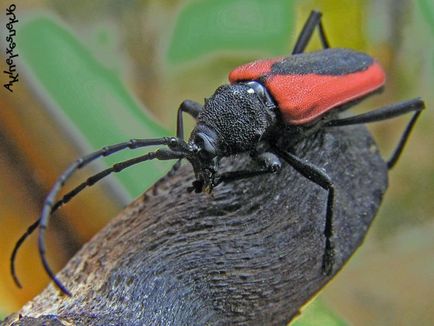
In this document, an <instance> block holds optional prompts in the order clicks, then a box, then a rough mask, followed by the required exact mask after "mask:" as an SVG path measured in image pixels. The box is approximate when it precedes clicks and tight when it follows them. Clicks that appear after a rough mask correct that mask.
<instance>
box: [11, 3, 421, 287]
mask: <svg viewBox="0 0 434 326" xmlns="http://www.w3.org/2000/svg"><path fill="white" fill-rule="evenodd" d="M321 16H322V14H321V13H320V12H318V11H312V12H311V14H310V16H309V17H308V19H307V21H306V23H305V24H304V26H303V28H302V31H301V33H300V35H299V36H298V39H297V41H296V44H295V46H294V49H293V51H292V53H291V55H289V56H287V57H279V58H272V59H265V60H258V61H254V62H251V63H247V64H244V65H241V66H239V67H237V68H235V69H234V70H233V71H231V72H230V73H229V81H230V83H229V84H226V85H222V86H220V87H218V88H217V90H216V91H215V93H214V94H213V95H212V96H211V97H209V98H208V99H206V100H205V103H204V105H203V106H202V105H201V104H199V103H197V102H194V101H190V100H185V101H183V102H182V103H181V105H180V107H179V108H178V112H177V128H176V129H177V131H176V137H163V138H158V139H132V140H129V141H127V142H123V143H119V144H115V145H111V146H107V147H104V148H102V149H100V150H99V151H96V152H94V153H91V154H89V155H86V156H84V157H82V158H80V159H78V160H77V161H75V162H74V163H72V164H71V165H70V166H69V167H68V168H67V169H66V171H65V172H64V173H63V174H62V175H61V176H60V177H59V178H58V179H57V181H56V182H55V184H54V185H53V187H52V189H51V191H50V192H49V194H48V195H47V197H46V199H45V201H44V204H43V208H42V212H41V215H40V218H39V219H38V220H37V221H36V222H35V223H34V224H32V225H31V226H30V227H29V228H28V230H27V231H26V232H25V233H24V234H23V235H22V236H21V238H20V239H19V240H18V241H17V243H16V245H15V248H14V250H13V252H12V255H11V265H10V267H11V273H12V276H13V278H14V281H15V283H16V284H17V285H18V286H21V285H20V282H19V280H18V278H17V276H16V273H15V265H14V262H15V258H16V254H17V252H18V249H19V248H20V246H21V245H22V243H23V242H24V241H25V239H26V238H27V237H28V236H29V235H30V234H31V233H32V232H33V231H34V230H35V229H36V228H39V237H38V246H39V254H40V258H41V261H42V264H43V266H44V268H45V271H46V272H47V274H48V275H49V276H50V278H51V279H52V280H53V281H54V283H55V284H56V285H57V287H58V288H59V289H60V290H61V291H62V292H63V293H65V294H67V295H71V293H70V292H69V291H68V289H67V288H66V287H65V286H64V285H63V284H62V283H61V282H60V280H59V279H58V278H57V277H56V276H55V274H54V272H53V271H52V270H51V268H50V266H49V264H48V262H47V259H46V255H45V253H46V246H45V232H46V228H47V226H48V221H49V217H50V215H51V213H53V212H54V211H55V210H57V209H58V208H59V207H61V206H62V205H63V204H66V203H67V202H69V201H70V200H71V199H72V198H73V197H74V196H76V195H77V194H78V193H79V192H80V191H82V190H83V189H84V188H86V187H89V186H92V185H93V184H95V183H96V182H98V181H99V180H101V179H102V178H104V177H106V176H107V175H109V174H111V173H117V172H120V171H122V170H124V169H126V168H128V167H130V166H132V165H135V164H139V163H142V162H144V161H147V160H152V159H158V160H173V159H175V160H177V162H176V163H175V164H174V165H173V167H172V169H171V170H170V171H169V172H168V173H167V174H166V176H164V177H163V178H162V179H160V180H159V181H157V183H156V184H155V185H154V191H156V189H157V188H158V185H159V184H160V183H161V182H162V181H163V180H165V179H166V178H168V177H170V176H172V175H173V174H174V173H175V172H176V171H177V170H178V169H179V167H180V166H181V160H182V159H186V160H187V161H189V162H190V164H191V165H192V167H193V170H194V174H195V181H194V182H193V184H192V186H191V187H189V188H187V189H188V191H190V192H192V191H194V192H196V193H200V192H208V193H211V192H212V190H213V188H214V187H216V186H218V185H219V184H221V183H228V182H232V181H235V180H239V179H243V178H251V177H255V176H259V175H264V174H269V173H278V172H279V170H280V169H281V166H282V161H284V162H286V163H287V164H289V165H290V166H292V167H293V168H294V169H295V170H296V171H297V172H299V173H300V174H301V175H303V176H304V177H306V178H308V179H310V180H311V181H312V182H314V183H316V184H318V185H319V186H320V187H322V188H323V189H324V190H325V191H327V203H326V210H325V223H324V231H323V232H324V237H325V243H324V253H323V256H322V258H321V259H322V264H321V266H322V267H321V268H322V272H323V274H325V275H331V274H332V272H333V268H334V258H335V252H334V247H335V246H334V243H333V238H334V237H335V236H338V235H336V234H334V229H333V207H334V194H335V188H334V184H333V180H332V179H331V178H330V177H329V176H328V175H327V173H326V172H325V171H323V170H322V169H320V168H319V167H317V166H315V165H313V164H311V163H309V162H307V161H305V160H302V159H301V158H299V157H297V156H296V155H295V154H294V153H292V152H291V148H293V147H294V145H295V144H297V143H298V142H299V141H300V140H301V139H306V138H308V137H311V136H312V135H314V134H315V133H316V132H317V131H318V130H319V129H320V128H332V127H340V126H347V125H354V124H362V123H369V122H376V121H381V120H386V119H391V118H394V117H397V116H400V115H403V114H406V113H413V115H412V117H411V119H410V121H409V122H408V124H407V126H406V128H405V130H404V132H403V133H402V135H401V137H400V140H399V141H398V144H397V146H396V147H395V149H394V150H393V152H392V155H391V157H390V158H389V159H388V160H387V167H388V169H391V168H393V166H394V165H395V164H396V162H397V160H398V158H399V157H400V155H401V153H402V151H403V148H404V145H405V144H406V142H407V140H408V138H409V135H410V132H411V130H412V129H413V126H414V125H415V123H416V120H417V118H418V117H419V115H420V113H421V112H422V110H423V109H424V107H425V105H424V102H423V101H422V100H421V99H419V98H415V99H411V100H407V101H402V102H399V103H395V104H391V105H389V106H385V107H381V108H378V109H375V110H372V111H369V112H367V113H364V114H359V115H355V116H352V117H347V118H342V117H340V116H339V113H340V112H341V111H343V110H346V109H348V108H349V107H351V106H353V105H354V104H356V103H357V102H359V101H361V100H363V99H364V98H366V97H367V96H370V95H372V94H374V93H377V92H379V91H381V90H382V89H383V86H384V83H385V73H384V71H383V69H382V68H381V66H380V64H379V63H378V62H377V61H376V60H375V59H373V58H372V57H371V56H369V55H367V54H365V53H361V52H356V51H353V50H349V49H341V48H330V46H329V42H328V40H327V37H326V34H325V31H324V27H323V24H322V21H321ZM316 29H318V32H319V37H320V40H321V43H322V47H323V49H322V50H319V51H316V52H309V53H306V52H304V51H305V49H306V47H307V45H308V43H309V41H310V39H311V38H312V35H313V33H314V31H315V30H316ZM184 113H186V114H189V115H190V116H192V117H193V118H195V119H196V121H197V123H196V126H195V127H194V129H193V131H192V132H191V135H190V137H189V139H188V141H185V140H184V127H183V114H184ZM155 145H157V146H158V145H159V146H164V147H161V148H159V149H157V150H155V151H152V152H149V153H147V154H145V155H142V156H139V157H136V158H133V159H129V160H127V161H123V162H120V163H117V164H115V165H113V166H112V167H110V168H108V169H106V170H104V171H102V172H100V173H98V174H96V175H94V176H91V177H90V178H88V179H87V180H86V181H85V182H83V183H82V184H80V185H79V186H78V187H76V188H74V189H73V190H72V191H70V192H69V193H67V194H66V195H65V196H64V197H63V198H62V199H60V200H59V201H57V202H56V196H57V194H58V193H59V191H60V189H61V188H62V187H63V185H64V184H65V182H66V181H67V180H68V179H69V178H70V176H71V175H72V174H73V173H74V172H75V171H77V170H79V169H81V168H83V167H84V166H86V165H88V164H89V163H91V162H93V161H94V160H96V159H98V158H101V157H104V156H108V155H112V154H114V153H116V152H118V151H121V150H124V149H137V148H143V147H147V146H155ZM246 152H247V153H250V155H251V157H252V160H254V161H255V162H256V163H257V169H254V170H240V171H229V172H224V173H219V162H220V160H221V159H222V158H223V157H228V156H232V155H235V154H239V153H246ZM282 182H284V180H282Z"/></svg>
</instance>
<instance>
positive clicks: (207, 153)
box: [194, 132, 216, 159]
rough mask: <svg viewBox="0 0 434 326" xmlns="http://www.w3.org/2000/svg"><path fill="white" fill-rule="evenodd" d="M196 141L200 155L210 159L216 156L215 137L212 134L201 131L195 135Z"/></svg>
mask: <svg viewBox="0 0 434 326" xmlns="http://www.w3.org/2000/svg"><path fill="white" fill-rule="evenodd" d="M194 143H195V144H196V145H197V147H198V148H199V155H200V156H201V157H202V158H206V159H210V158H213V157H214V156H216V148H215V146H214V139H212V137H210V135H208V134H206V133H203V132H199V133H197V134H196V136H195V137H194Z"/></svg>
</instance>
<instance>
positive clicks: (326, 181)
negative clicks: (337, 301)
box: [276, 149, 335, 275]
mask: <svg viewBox="0 0 434 326" xmlns="http://www.w3.org/2000/svg"><path fill="white" fill-rule="evenodd" d="M276 152H277V154H278V155H279V156H280V157H281V158H283V159H284V160H285V161H286V162H287V163H288V164H289V165H291V166H292V167H293V168H294V169H295V170H296V171H297V172H299V173H300V174H301V175H302V176H304V177H305V178H308V179H309V180H311V181H313V182H315V183H316V184H317V185H319V186H320V187H322V188H323V189H325V190H327V192H328V195H327V208H326V218H325V227H324V236H325V239H326V243H325V249H324V254H323V259H322V271H323V273H324V274H325V275H331V273H332V272H333V265H334V262H335V244H334V242H333V239H332V237H333V208H334V197H335V188H334V185H333V182H332V180H331V179H330V177H329V176H328V175H327V173H326V172H325V171H323V170H322V169H320V168H319V167H317V166H315V165H313V164H311V163H309V162H307V161H304V160H302V159H300V158H298V157H297V156H295V155H294V154H291V153H289V152H286V151H282V150H280V149H276Z"/></svg>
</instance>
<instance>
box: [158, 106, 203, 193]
mask: <svg viewBox="0 0 434 326" xmlns="http://www.w3.org/2000/svg"><path fill="white" fill-rule="evenodd" d="M202 108H203V107H202V105H201V104H199V103H197V102H194V101H191V100H185V101H183V102H182V103H181V105H180V106H179V108H178V113H177V119H176V137H178V138H179V139H184V120H183V118H182V113H183V112H185V113H188V114H189V115H191V116H192V117H193V118H195V119H196V118H197V116H198V115H199V113H200V111H202ZM180 167H181V159H179V160H178V161H176V163H175V164H174V165H173V166H172V167H171V168H170V170H169V171H168V172H167V173H166V174H165V175H164V176H162V177H161V178H160V179H158V180H157V182H155V183H154V185H153V186H152V194H153V195H157V194H158V187H159V186H160V185H161V184H162V183H163V182H164V181H166V180H167V179H169V178H171V177H172V176H173V175H175V173H176V171H178V170H179V168H180Z"/></svg>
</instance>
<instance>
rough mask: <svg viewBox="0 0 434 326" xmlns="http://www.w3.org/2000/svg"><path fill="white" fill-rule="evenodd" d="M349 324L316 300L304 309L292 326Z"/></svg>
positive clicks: (342, 325) (337, 325) (339, 325)
mask: <svg viewBox="0 0 434 326" xmlns="http://www.w3.org/2000/svg"><path fill="white" fill-rule="evenodd" d="M347 325H348V324H347V323H346V322H345V321H344V320H343V319H341V318H339V317H338V316H336V314H335V313H333V312H332V311H330V309H328V308H327V307H326V306H325V305H324V304H323V303H322V302H321V301H319V300H315V301H313V302H311V303H309V304H308V306H307V307H306V308H305V309H303V311H302V313H301V315H300V317H298V318H297V319H296V320H295V321H294V322H292V323H291V326H347Z"/></svg>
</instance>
